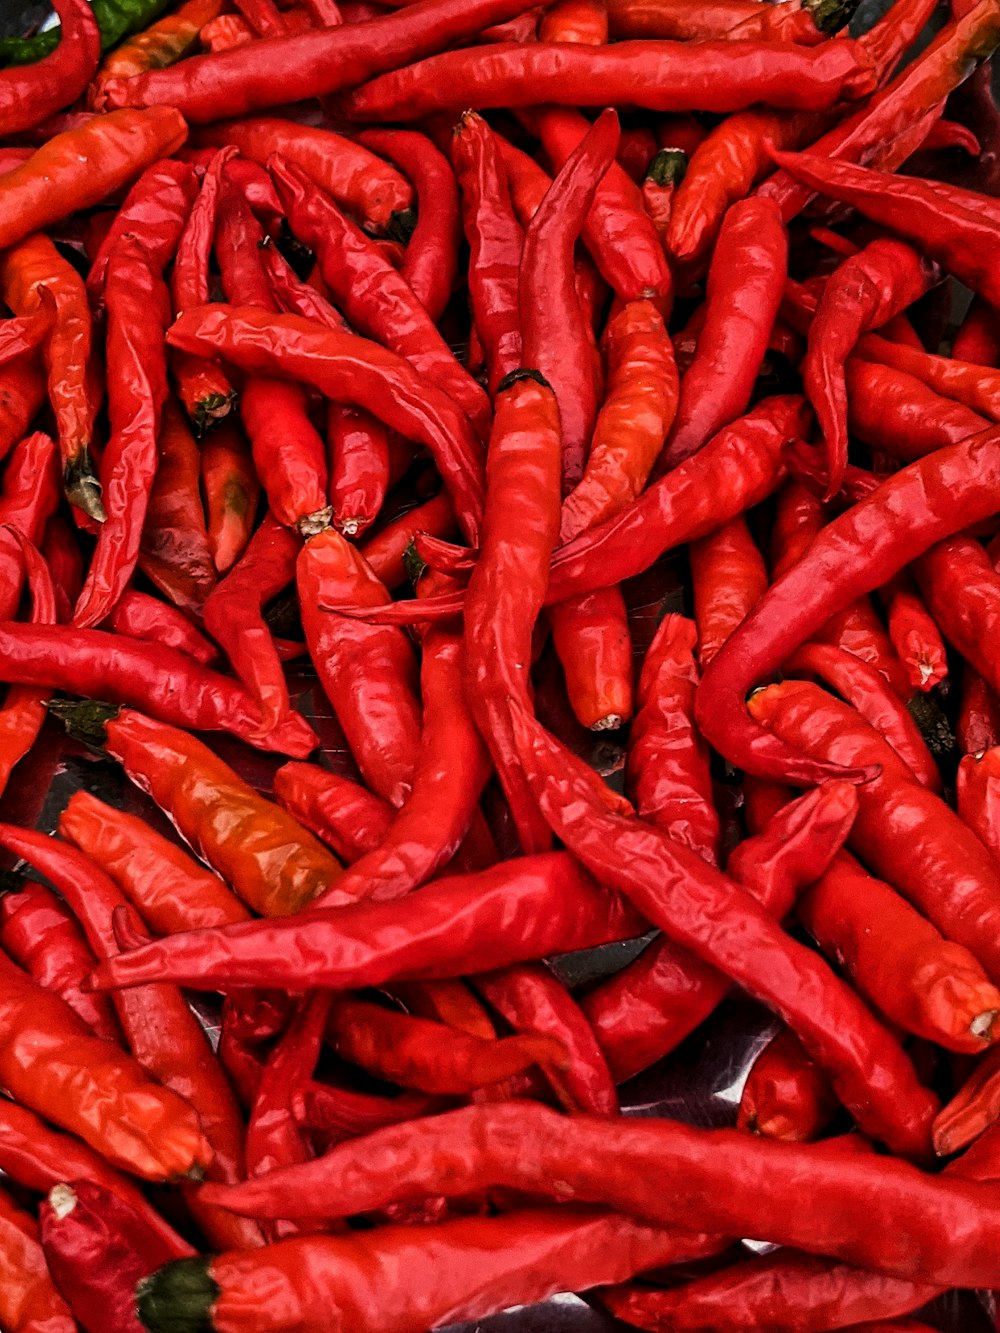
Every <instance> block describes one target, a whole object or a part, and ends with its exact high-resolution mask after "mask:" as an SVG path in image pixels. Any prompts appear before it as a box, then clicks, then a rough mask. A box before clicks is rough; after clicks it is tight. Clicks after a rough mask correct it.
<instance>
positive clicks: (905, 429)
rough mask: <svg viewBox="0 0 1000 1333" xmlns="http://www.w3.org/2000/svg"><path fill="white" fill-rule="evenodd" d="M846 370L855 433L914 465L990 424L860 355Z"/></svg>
mask: <svg viewBox="0 0 1000 1333" xmlns="http://www.w3.org/2000/svg"><path fill="white" fill-rule="evenodd" d="M845 371H846V381H847V403H848V416H847V424H848V427H849V429H850V432H851V434H852V435H856V436H857V438H858V439H859V440H861V441H862V442H863V443H865V444H868V445H870V446H871V447H872V448H873V449H879V450H882V451H884V452H885V453H887V454H889V455H890V457H892V458H895V459H897V460H899V461H900V462H903V463H910V462H913V460H914V459H917V458H923V457H924V456H925V454H929V453H932V452H933V451H934V450H935V449H940V448H941V447H942V446H943V445H945V444H957V443H958V441H959V440H964V439H967V438H968V437H969V436H970V435H975V434H977V433H978V432H979V431H982V430H986V429H987V427H988V426H989V424H990V423H989V421H988V420H987V418H985V417H981V416H979V415H978V414H977V413H975V412H973V411H972V409H971V408H968V407H965V406H964V405H963V404H961V403H956V402H953V401H952V400H951V399H950V398H942V397H941V395H940V394H937V393H934V392H933V390H931V389H928V387H927V386H926V385H925V384H924V383H923V382H922V381H921V380H918V379H915V378H914V377H913V376H912V375H907V374H905V373H904V372H902V371H898V370H891V369H889V368H888V367H887V366H877V365H873V364H871V363H869V362H867V361H859V360H858V359H857V358H855V357H851V358H850V360H849V361H848V362H847V365H846V367H845Z"/></svg>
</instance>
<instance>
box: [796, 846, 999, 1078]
mask: <svg viewBox="0 0 1000 1333" xmlns="http://www.w3.org/2000/svg"><path fill="white" fill-rule="evenodd" d="M798 913H799V919H800V920H801V921H802V924H803V925H804V926H805V927H806V929H807V930H808V931H809V933H810V934H811V935H812V936H813V938H814V939H815V940H816V941H817V943H818V944H819V946H820V948H821V949H822V950H823V951H824V952H825V953H826V954H827V955H828V956H830V957H833V958H835V959H836V960H837V962H838V963H839V964H840V965H841V966H842V967H843V968H844V969H845V970H846V971H847V973H848V975H849V976H850V977H851V978H852V980H853V981H854V983H855V984H856V985H857V987H858V989H859V990H860V991H861V992H862V994H864V995H866V996H867V997H868V998H869V999H870V1000H871V1001H872V1003H873V1005H875V1006H876V1007H877V1008H878V1010H879V1011H880V1012H881V1013H884V1014H885V1015H886V1016H887V1017H888V1018H891V1019H892V1020H893V1021H894V1022H897V1023H899V1024H900V1026H901V1027H903V1028H904V1029H905V1030H906V1031H907V1032H915V1033H917V1035H920V1036H926V1037H927V1038H928V1039H929V1040H930V1041H934V1042H937V1043H938V1044H940V1045H942V1046H944V1047H946V1048H947V1049H948V1050H956V1051H958V1050H960V1051H969V1052H972V1053H973V1054H975V1053H978V1052H979V1051H981V1050H982V1049H983V1046H984V1044H987V1043H989V1042H990V1041H991V1039H992V1028H993V1024H994V1022H995V1019H996V1016H997V1009H996V1007H995V1002H996V996H997V995H1000V992H997V991H996V988H995V987H994V986H992V985H991V984H990V982H989V980H988V978H987V976H986V973H985V972H984V971H983V969H982V967H981V966H980V964H979V963H978V962H977V961H976V959H975V958H974V957H973V956H972V955H971V954H970V953H969V951H968V950H967V949H965V948H963V947H962V946H961V945H959V944H954V943H953V942H952V941H950V940H945V939H943V938H942V937H941V934H940V933H939V932H938V931H937V930H935V928H934V927H933V926H932V925H931V924H930V922H928V921H926V920H924V918H923V917H921V916H920V915H919V914H918V913H917V912H915V911H914V910H913V909H912V908H911V907H910V906H909V905H908V904H907V903H906V902H905V901H904V900H903V899H902V898H900V897H898V895H897V894H896V893H895V892H894V891H893V890H892V889H890V887H889V886H888V885H887V884H883V883H882V882H881V881H879V880H877V879H873V878H872V877H871V876H870V875H868V874H866V873H865V871H864V870H863V869H862V867H861V866H860V865H859V864H858V863H857V862H856V861H855V860H854V859H853V857H850V856H846V855H843V854H842V855H840V856H838V857H837V859H836V860H835V861H834V863H833V865H832V866H831V867H830V869H828V870H827V871H826V873H825V874H824V875H823V876H822V878H821V879H820V880H819V881H818V883H817V884H816V885H815V886H814V887H813V888H812V889H810V890H809V891H808V892H807V893H806V894H805V896H804V897H803V898H802V900H801V901H800V903H799V906H798ZM876 939H877V943H876Z"/></svg>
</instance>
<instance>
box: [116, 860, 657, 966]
mask: <svg viewBox="0 0 1000 1333" xmlns="http://www.w3.org/2000/svg"><path fill="white" fill-rule="evenodd" d="M643 929H644V924H643V922H642V919H641V918H640V917H639V916H638V914H637V913H635V912H634V911H633V910H632V909H630V908H628V907H626V906H625V905H624V903H623V902H622V901H621V899H620V898H618V897H617V895H615V894H609V893H608V892H607V891H606V890H604V889H599V888H598V886H597V884H596V882H595V881H594V880H592V879H591V877H590V875H589V874H588V873H587V872H586V871H584V870H583V869H582V868H580V867H579V866H578V865H577V864H576V862H575V861H573V859H572V858H571V857H569V856H567V855H566V854H564V853H559V852H551V853H548V854H545V855H542V856H535V857H523V858H517V859H515V860H513V861H510V862H503V863H501V864H499V865H497V866H494V867H491V868H490V869H488V870H484V871H479V872H477V873H474V874H469V875H457V876H452V877H449V878H447V879H441V880H436V881H435V882H434V883H433V884H429V885H427V887H426V888H424V889H421V891H420V893H419V894H416V895H414V897H413V899H412V901H411V902H410V904H409V905H408V910H407V914H406V918H405V921H404V922H401V921H400V916H399V908H398V906H397V905H395V904H393V903H359V904H358V905H357V906H356V907H344V908H336V909H333V910H330V911H326V912H312V913H310V914H309V916H308V918H306V917H304V916H303V917H302V918H301V919H298V920H296V919H291V920H289V921H287V922H284V923H280V922H273V921H272V922H250V923H247V924H246V925H244V926H235V927H227V928H226V929H225V930H224V931H219V932H211V931H200V932H199V931H193V932H188V933H187V934H186V935H176V936H174V937H173V938H172V939H170V940H160V941H158V942H156V943H154V944H150V945H148V946H143V947H142V948H139V949H135V950H132V951H131V952H129V953H127V954H122V955H120V956H119V957H118V958H117V959H114V960H109V961H108V962H107V963H105V964H102V965H101V967H100V968H99V969H98V971H97V973H95V982H96V984H97V986H98V988H99V989H101V988H104V987H105V986H108V985H110V987H111V988H114V987H115V986H118V985H131V984H136V983H138V982H142V981H146V980H158V979H160V978H161V977H162V978H164V979H166V977H167V974H168V973H170V974H171V976H170V979H171V980H181V979H183V980H184V982H185V984H188V983H190V982H191V981H194V983H195V984H196V985H199V986H201V985H211V984H212V983H213V982H214V981H216V980H222V979H224V980H225V981H227V982H229V983H230V984H233V983H244V984H249V985H261V984H266V985H277V986H285V985H287V986H288V988H289V989H294V988H295V987H296V986H301V985H302V983H303V980H304V979H305V980H307V981H308V983H309V984H310V985H314V986H322V987H328V988H331V989H336V990H351V989H360V988H362V987H364V986H370V985H378V984H380V983H382V982H385V981H389V980H393V979H395V978H397V977H404V978H405V977H409V976H420V977H428V978H432V977H440V976H450V977H453V976H459V975H462V974H463V973H470V974H471V973H474V972H483V971H486V970H488V969H490V968H496V967H503V966H505V965H506V964H507V963H516V962H525V961H529V960H534V959H536V958H545V957H548V956H549V955H551V954H554V953H569V952H571V951H572V950H574V949H579V948H587V947H589V946H591V945H594V944H599V943H607V942H609V941H610V940H613V939H627V938H630V937H631V936H634V935H638V934H640V933H641V932H642V930H643ZM282 941H283V942H282ZM307 941H309V942H310V943H308V944H307ZM302 948H306V949H308V954H309V962H308V963H306V962H305V961H304V959H305V955H303V954H301V953H300V950H301V949H302ZM296 955H298V956H296ZM144 973H145V974H146V975H144ZM178 974H179V975H178Z"/></svg>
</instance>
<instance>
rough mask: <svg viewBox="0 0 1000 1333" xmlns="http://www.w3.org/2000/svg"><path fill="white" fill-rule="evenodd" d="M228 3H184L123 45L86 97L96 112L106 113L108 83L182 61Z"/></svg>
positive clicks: (110, 56)
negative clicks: (105, 100) (104, 106)
mask: <svg viewBox="0 0 1000 1333" xmlns="http://www.w3.org/2000/svg"><path fill="white" fill-rule="evenodd" d="M225 7H226V5H225V0H185V2H184V3H183V4H181V5H180V7H179V8H178V9H177V10H176V11H175V12H174V13H173V14H168V15H166V17H165V18H162V19H160V20H159V22H157V23H153V24H151V25H150V26H149V27H148V28H145V29H144V30H143V31H141V32H137V33H136V34H135V35H134V36H133V37H132V38H130V39H127V40H126V41H124V42H122V44H121V45H120V46H119V47H118V48H117V49H116V50H114V51H111V52H110V53H109V54H108V55H106V56H105V57H104V59H103V60H102V61H101V65H100V68H99V69H98V71H97V74H96V75H95V76H94V80H93V82H92V83H91V85H90V89H89V91H88V94H87V104H88V106H89V107H90V108H91V109H92V110H94V111H100V110H102V109H103V103H104V85H105V84H106V83H107V81H108V79H129V78H134V77H135V75H137V74H144V73H145V72H146V71H147V70H150V69H165V68H166V67H167V66H168V65H174V64H176V63H177V61H178V60H181V59H182V58H183V57H184V56H186V55H187V53H188V52H189V51H190V50H191V48H192V47H193V46H194V45H195V43H196V42H197V41H198V39H199V35H200V33H201V30H202V29H203V28H204V27H205V26H206V24H209V23H211V22H212V21H213V20H214V19H217V18H218V17H219V15H220V14H221V13H222V11H223V9H225Z"/></svg>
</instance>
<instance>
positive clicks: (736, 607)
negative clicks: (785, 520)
mask: <svg viewBox="0 0 1000 1333" xmlns="http://www.w3.org/2000/svg"><path fill="white" fill-rule="evenodd" d="M690 559H691V580H692V583H693V586H694V614H695V620H696V622H697V625H698V661H699V663H700V665H701V667H702V669H704V668H705V667H706V666H707V665H708V663H709V662H710V661H711V660H712V658H713V657H714V656H715V654H716V653H717V652H718V651H719V649H720V648H721V647H722V645H723V644H724V643H725V641H726V640H727V639H728V638H729V636H730V634H732V633H733V631H734V630H735V629H736V628H737V626H739V625H741V624H742V623H743V621H744V620H745V619H746V617H747V616H748V615H749V614H750V612H751V611H752V610H753V608H754V607H755V606H756V605H757V603H758V602H759V601H760V599H761V597H763V595H764V593H765V592H766V591H767V585H768V578H767V569H766V567H765V565H764V558H763V556H762V555H761V553H760V551H759V550H758V549H757V546H756V543H755V542H754V539H753V537H752V536H751V535H750V529H749V528H748V527H747V524H746V519H745V518H744V517H743V516H742V515H740V516H739V517H738V518H734V519H730V521H729V522H728V523H724V524H723V525H722V527H721V528H719V530H718V531H717V532H713V533H712V534H711V536H709V537H702V539H701V540H700V541H697V542H692V543H691V549H690ZM640 813H641V811H640Z"/></svg>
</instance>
